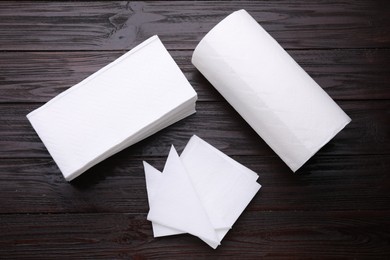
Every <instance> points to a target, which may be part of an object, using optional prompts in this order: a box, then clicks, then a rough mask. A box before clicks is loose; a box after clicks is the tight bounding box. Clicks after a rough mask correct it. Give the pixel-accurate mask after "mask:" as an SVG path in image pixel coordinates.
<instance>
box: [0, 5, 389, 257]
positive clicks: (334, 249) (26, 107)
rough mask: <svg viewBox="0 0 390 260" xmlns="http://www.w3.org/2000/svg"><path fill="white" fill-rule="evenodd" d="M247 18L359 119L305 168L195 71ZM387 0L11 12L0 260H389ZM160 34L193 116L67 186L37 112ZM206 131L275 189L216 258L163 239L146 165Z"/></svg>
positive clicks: (3, 107)
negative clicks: (215, 30)
mask: <svg viewBox="0 0 390 260" xmlns="http://www.w3.org/2000/svg"><path fill="white" fill-rule="evenodd" d="M242 8H244V9H246V10H247V11H248V12H250V13H251V14H252V15H253V16H254V17H255V18H256V20H257V21H258V22H260V23H261V24H262V25H263V26H264V28H265V29H266V30H268V31H269V33H270V34H271V35H272V36H274V37H275V39H277V40H278V41H279V42H280V44H281V45H282V46H283V47H284V48H286V49H287V51H288V52H289V53H290V54H291V55H292V56H293V58H294V59H296V60H297V62H298V63H299V64H301V66H302V67H303V68H304V69H305V70H306V71H307V72H308V73H309V74H310V75H311V76H312V77H313V78H314V79H315V80H316V81H317V82H318V83H319V84H320V85H321V86H322V87H323V88H324V89H325V90H326V91H327V92H328V93H329V94H330V95H331V96H332V97H333V98H334V99H335V100H336V102H337V103H338V104H339V105H340V106H341V107H342V108H343V109H344V110H345V111H346V112H347V114H348V115H350V117H351V118H352V120H353V121H352V123H351V124H350V125H348V126H347V128H346V129H344V130H343V131H342V132H341V133H340V134H339V135H337V136H336V137H335V138H334V139H333V140H332V141H331V142H330V143H329V144H327V145H326V146H325V147H324V148H323V149H321V150H320V151H319V152H318V153H317V154H316V155H315V156H314V157H313V158H312V159H310V161H309V162H308V163H307V164H305V166H304V167H303V168H302V169H300V170H299V171H298V173H297V174H293V173H292V172H291V171H290V170H289V169H288V168H287V166H286V165H285V164H284V163H283V162H282V161H281V160H280V159H279V158H278V157H277V156H276V155H275V154H274V153H273V152H272V150H271V149H270V148H269V147H268V146H267V145H266V144H265V143H264V141H262V139H261V138H260V137H258V136H257V135H256V134H255V132H254V131H253V130H252V129H251V128H250V127H249V126H248V125H247V124H246V123H245V121H244V120H243V119H242V118H241V117H240V116H239V115H238V114H237V113H236V112H235V111H234V109H232V108H231V107H230V105H229V104H228V103H227V102H226V101H225V100H224V99H223V98H222V97H221V96H220V95H219V94H218V93H217V92H216V91H215V89H214V88H213V87H212V86H211V85H210V84H209V83H208V82H207V80H205V79H204V78H203V77H202V76H201V75H200V73H199V72H198V71H197V70H196V69H195V68H194V67H193V65H192V64H191V62H190V58H191V55H192V51H193V49H194V47H195V46H196V44H197V43H198V42H199V40H200V39H201V38H202V37H203V36H204V35H205V33H206V32H207V31H209V30H210V29H211V28H212V26H214V25H215V24H216V23H217V22H218V21H220V20H221V19H223V17H225V16H226V15H228V14H229V13H231V12H232V11H235V10H238V9H242ZM389 11H390V4H389V2H388V1H369V0H367V1H352V0H348V1H310V2H309V1H303V0H300V1H255V2H230V1H218V2H212V1H200V2H131V3H128V2H97V1H96V2H95V1H88V2H35V1H27V2H19V1H17V2H11V1H9V2H0V258H1V259H13V258H25V259H52V258H64V259H76V258H91V259H98V258H102V259H129V258H133V259H154V258H155V259H159V258H163V259H175V258H178V259H189V258H210V259H225V258H234V259H237V258H240V259H242V258H243V259H246V258H249V259H258V258H261V257H275V258H299V259H300V258H335V257H338V258H339V257H341V258H383V259H386V258H387V259H388V258H390V88H389V80H390V62H389V61H390V13H389ZM154 34H158V35H159V36H160V38H161V40H162V41H163V43H164V44H165V45H166V47H167V48H168V50H169V52H170V53H171V55H172V56H173V58H174V59H175V60H176V62H177V63H178V64H179V66H180V68H181V69H182V70H183V72H184V74H185V75H186V77H187V78H188V79H189V81H190V83H191V84H192V85H193V87H194V88H195V90H196V91H197V92H198V95H199V101H198V103H197V111H198V112H197V114H195V115H192V116H190V117H188V118H186V119H184V120H182V121H180V122H178V123H176V124H174V125H172V126H170V127H168V128H166V129H164V130H162V131H160V132H159V133H157V134H155V135H153V136H151V137H150V138H147V139H145V140H143V141H141V142H140V143H138V144H136V145H134V146H132V147H129V148H127V149H125V150H124V151H122V152H120V153H118V154H116V155H114V156H112V157H111V158H109V159H107V160H105V161H104V162H102V163H100V164H98V165H97V166H95V167H93V168H92V169H90V170H88V171H87V172H86V173H84V174H83V175H82V176H81V177H79V178H77V179H76V180H75V181H73V182H71V183H67V182H66V181H65V180H64V179H63V177H62V175H61V173H60V171H59V170H58V168H57V166H56V165H55V163H54V162H53V160H52V159H51V157H50V156H49V154H48V152H47V151H46V149H45V147H44V146H43V144H42V143H41V141H40V140H39V138H38V136H37V135H36V133H35V132H34V130H33V129H32V127H31V126H30V124H29V123H28V121H27V120H26V117H25V115H26V114H27V113H28V112H30V111H32V110H33V109H35V108H37V107H39V106H41V105H42V104H43V103H44V102H46V101H48V100H49V99H50V98H52V97H54V96H56V95H57V94H59V93H60V92H62V91H64V90H65V89H67V88H69V87H70V86H72V85H73V84H75V83H77V82H79V81H80V80H82V79H83V78H85V77H87V76H88V75H90V74H91V73H93V72H95V71H96V70H98V69H99V68H101V67H102V66H104V65H106V64H107V63H109V62H111V61H113V60H114V59H115V58H117V57H119V56H120V55H121V54H123V53H124V52H126V51H127V50H129V49H131V48H132V47H134V46H135V45H137V44H138V43H140V42H142V41H143V40H145V39H146V38H148V37H150V36H152V35H154ZM193 134H197V135H199V136H200V137H201V138H203V139H205V140H206V141H208V142H209V143H211V144H213V145H214V146H215V147H217V148H218V149H220V150H222V151H223V152H225V153H226V154H228V155H230V156H232V157H233V158H235V159H236V160H237V161H239V162H241V163H243V164H244V165H246V166H247V167H249V168H251V169H252V170H254V171H256V172H257V173H258V174H259V176H260V178H259V182H260V183H261V184H262V185H263V188H262V189H261V191H260V192H259V193H258V195H257V196H256V197H255V198H254V200H253V201H252V202H251V203H250V205H249V206H248V208H247V209H246V210H245V211H244V213H243V214H242V216H241V217H240V218H239V220H238V221H237V222H236V224H235V225H234V227H233V229H232V230H231V231H230V232H229V233H228V235H227V236H226V238H225V239H224V240H223V241H222V246H220V247H219V248H218V249H217V250H212V249H211V248H209V247H208V246H207V245H206V244H205V243H203V242H202V241H200V240H199V239H198V238H195V237H192V236H189V235H180V236H172V237H165V238H157V239H154V238H153V235H152V229H151V224H150V223H149V222H148V221H146V214H147V211H148V203H147V196H146V188H145V180H144V173H143V168H142V163H141V162H142V160H147V161H149V162H151V163H152V164H153V165H156V166H158V167H159V168H160V169H161V168H162V167H163V163H164V161H165V159H166V156H167V153H168V150H169V147H170V145H171V144H174V145H175V146H176V147H177V148H178V149H179V150H180V151H181V150H182V149H183V147H184V146H185V144H186V142H187V141H188V139H189V138H190V136H191V135H193Z"/></svg>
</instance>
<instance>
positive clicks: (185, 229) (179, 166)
mask: <svg viewBox="0 0 390 260" xmlns="http://www.w3.org/2000/svg"><path fill="white" fill-rule="evenodd" d="M144 168H145V178H146V187H147V192H148V201H149V206H150V211H149V214H148V220H150V221H152V226H153V235H154V237H161V236H168V235H176V234H181V233H189V234H192V235H195V236H198V237H199V238H200V239H202V240H203V241H204V242H206V243H207V244H208V245H210V246H211V247H212V248H214V249H215V248H216V247H217V246H218V245H219V244H220V243H221V241H222V239H223V238H224V236H225V235H226V234H227V232H228V231H229V230H230V229H231V228H232V226H233V224H234V223H235V222H236V220H237V219H238V217H239V216H240V215H241V213H242V212H243V211H244V209H245V208H246V206H247V205H248V204H249V202H250V201H251V200H252V198H253V197H254V196H255V195H256V193H257V192H258V191H259V189H260V187H261V185H260V184H258V183H257V182H256V180H257V178H258V175H257V174H256V173H255V172H253V171H251V170H249V169H248V168H246V167H244V166H243V165H241V164H239V163H238V162H236V161H234V160H233V159H231V158H230V157H228V156H227V155H225V154H223V153H222V152H220V151H218V150H217V149H216V148H214V147H213V146H211V145H210V144H208V143H206V142H205V141H203V140H202V139H200V138H199V137H197V136H193V137H192V138H191V139H190V141H189V143H188V144H187V146H186V147H185V149H184V151H183V153H182V154H181V156H180V158H179V157H178V155H177V153H176V151H175V149H174V148H173V147H172V148H171V151H170V154H169V156H168V159H167V162H166V165H165V167H164V170H163V172H162V173H161V172H159V171H158V170H156V169H155V168H153V167H152V166H151V165H149V164H148V163H146V162H144ZM205 216H206V217H205Z"/></svg>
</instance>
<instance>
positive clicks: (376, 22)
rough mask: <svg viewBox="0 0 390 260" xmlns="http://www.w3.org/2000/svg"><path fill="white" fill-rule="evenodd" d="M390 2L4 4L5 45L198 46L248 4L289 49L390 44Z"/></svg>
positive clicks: (0, 16) (0, 45) (0, 26)
mask: <svg viewBox="0 0 390 260" xmlns="http://www.w3.org/2000/svg"><path fill="white" fill-rule="evenodd" d="M388 7H389V6H388V3H387V1H352V0H344V1H335V2H331V1H324V2H313V3H308V2H307V1H304V0H300V1H294V2H291V1H266V2H265V1H264V2H252V1H243V2H241V1H240V2H235V1H197V2H196V4H195V3H194V2H191V1H181V2H175V1H172V2H97V1H94V2H90V1H89V2H30V1H28V2H19V1H18V2H10V1H6V2H0V35H1V37H0V50H23V51H24V50H114V49H115V50H124V49H129V48H131V47H133V46H135V44H138V43H140V42H142V41H143V40H145V39H146V38H148V37H150V36H152V35H155V34H157V35H159V36H160V38H161V40H162V41H163V42H164V44H165V45H166V46H167V47H168V48H169V49H194V47H195V46H196V44H197V43H198V42H199V41H200V40H201V39H202V37H203V36H204V35H205V34H206V33H207V32H208V31H209V30H210V29H211V28H212V27H213V26H214V25H216V24H217V23H218V22H219V21H221V20H222V19H223V18H224V17H225V16H227V15H228V14H230V13H231V12H233V11H236V10H239V9H246V10H247V11H248V12H249V13H250V14H251V15H252V16H253V17H254V18H255V19H256V20H257V21H258V22H259V23H260V24H261V25H263V26H264V28H265V29H266V30H267V31H268V32H269V33H270V34H271V35H272V36H274V37H275V38H276V40H277V41H278V42H280V43H281V45H282V46H283V47H285V48H289V49H302V48H310V49H318V48H367V47H370V48H388V47H389V45H390V40H389V37H388V35H389V32H390V29H389V27H388V25H389V23H390V21H389V19H390V18H389V15H388V12H387V10H388Z"/></svg>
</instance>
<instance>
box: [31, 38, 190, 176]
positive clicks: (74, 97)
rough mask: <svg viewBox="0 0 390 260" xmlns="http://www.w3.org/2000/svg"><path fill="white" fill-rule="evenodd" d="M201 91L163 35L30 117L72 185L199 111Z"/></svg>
mask: <svg viewBox="0 0 390 260" xmlns="http://www.w3.org/2000/svg"><path fill="white" fill-rule="evenodd" d="M196 99H197V95H196V92H195V91H194V89H193V88H192V87H191V85H190V83H189V82H188V81H187V79H186V78H185V76H184V75H183V73H182V72H181V70H180V69H179V67H178V66H177V64H176V63H175V61H174V60H173V59H172V57H171V56H170V55H169V53H168V51H167V50H166V49H165V47H164V45H163V44H162V43H161V41H160V40H159V38H158V37H157V36H153V37H151V38H149V39H148V40H146V41H144V42H143V43H141V44H140V45H138V46H137V47H135V48H134V49H132V50H131V51H129V52H127V53H126V54H124V55H123V56H121V57H120V58H118V59H117V60H115V61H114V62H112V63H111V64H109V65H107V66H105V67H104V68H102V69H100V70H99V71H97V72H96V73H94V74H92V75H91V76H89V77H88V78H86V79H85V80H83V81H81V82H80V83H79V84H77V85H75V86H73V87H71V88H69V89H68V90H66V91H64V92H63V93H61V94H60V95H58V96H56V97H55V98H53V99H52V100H50V101H49V102H48V103H46V104H45V105H43V106H42V107H40V108H38V109H36V110H34V111H33V112H31V113H30V114H28V115H27V118H28V119H29V120H30V122H31V124H32V126H33V127H34V129H35V131H36V132H37V133H38V135H39V137H40V138H41V139H42V142H43V143H44V144H45V146H46V148H47V150H48V151H49V153H50V155H51V156H52V157H53V159H54V161H55V162H56V163H57V165H58V167H59V168H60V170H61V172H62V174H63V175H64V177H65V179H66V180H68V181H70V180H72V179H74V178H75V177H77V176H79V175H80V174H81V173H83V172H84V171H86V170H87V169H88V168H90V167H92V166H93V165H95V164H97V163H99V162H101V161H103V160H104V159H106V158H108V157H109V156H111V155H113V154H115V153H117V152H119V151H121V150H123V149H124V148H126V147H128V146H130V145H132V144H134V143H136V142H139V141H141V140H142V139H144V138H146V137H148V136H150V135H152V134H154V133H156V132H157V131H159V130H161V129H163V128H165V127H167V126H169V125H171V124H173V123H175V122H176V121H178V120H180V119H183V118H185V117H186V116H189V115H190V114H192V113H195V102H196Z"/></svg>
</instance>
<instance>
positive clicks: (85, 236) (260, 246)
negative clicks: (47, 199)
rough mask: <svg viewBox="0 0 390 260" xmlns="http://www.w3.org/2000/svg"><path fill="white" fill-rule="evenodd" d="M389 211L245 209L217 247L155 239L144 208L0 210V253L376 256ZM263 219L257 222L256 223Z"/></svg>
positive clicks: (184, 238)
mask: <svg viewBox="0 0 390 260" xmlns="http://www.w3.org/2000/svg"><path fill="white" fill-rule="evenodd" d="M389 213H390V212H389V211H359V212H350V211H346V212H345V211H340V212H337V211H336V212H335V211H333V212H310V211H306V212H302V211H295V212H294V211H288V212H286V211H280V212H272V211H268V212H262V213H261V214H259V213H258V212H244V214H243V215H242V216H241V218H240V219H239V220H238V221H237V222H236V224H235V225H234V227H233V229H232V230H230V231H229V233H228V234H227V236H226V237H225V239H224V241H223V246H221V247H219V248H218V249H216V250H213V249H211V248H210V247H208V246H207V245H206V244H205V243H204V242H202V241H201V240H200V239H198V238H196V237H193V236H189V235H178V236H172V237H163V238H156V239H154V238H153V236H152V230H151V225H150V223H149V222H147V221H146V219H145V218H146V216H145V215H143V214H142V215H133V214H70V215H67V214H53V215H52V214H46V215H40V214H34V215H2V216H1V218H0V221H1V223H2V225H0V231H1V234H2V236H0V245H1V246H0V257H2V258H7V259H10V258H18V259H19V258H23V259H42V258H45V259H47V258H50V259H53V258H60V259H69V258H72V259H73V258H91V259H129V258H134V259H162V258H164V259H183V258H185V259H187V258H190V259H192V258H195V259H198V258H207V259H211V258H212V259H216V258H217V259H219V258H222V259H225V258H232V256H235V255H236V254H237V253H239V256H240V258H241V259H258V258H259V257H273V258H275V257H277V258H291V256H294V257H297V258H310V257H312V256H313V255H316V256H318V255H321V256H323V257H324V258H325V257H327V258H329V257H331V258H366V257H368V258H369V257H370V256H372V252H376V254H375V256H376V257H378V258H386V257H387V256H388V255H389V253H390V247H389V243H388V241H389V234H388V229H387V228H388V227H389V224H390V221H389V218H388V216H389ZM260 223H261V224H260Z"/></svg>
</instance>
